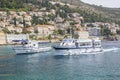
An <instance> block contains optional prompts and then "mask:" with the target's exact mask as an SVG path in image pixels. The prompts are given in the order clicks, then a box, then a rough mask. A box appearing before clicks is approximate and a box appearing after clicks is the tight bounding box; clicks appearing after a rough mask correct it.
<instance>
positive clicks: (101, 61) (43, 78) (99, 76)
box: [0, 42, 120, 80]
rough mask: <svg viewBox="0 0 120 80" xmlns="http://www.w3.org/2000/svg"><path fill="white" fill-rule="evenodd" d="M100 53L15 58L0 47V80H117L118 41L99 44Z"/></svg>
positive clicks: (8, 48)
mask: <svg viewBox="0 0 120 80" xmlns="http://www.w3.org/2000/svg"><path fill="white" fill-rule="evenodd" d="M103 48H104V52H102V53H99V54H84V55H83V54H81V55H74V56H56V55H55V53H57V52H56V51H55V50H51V51H49V52H43V53H37V54H28V55H15V53H14V51H12V48H11V46H0V80H120V42H103Z"/></svg>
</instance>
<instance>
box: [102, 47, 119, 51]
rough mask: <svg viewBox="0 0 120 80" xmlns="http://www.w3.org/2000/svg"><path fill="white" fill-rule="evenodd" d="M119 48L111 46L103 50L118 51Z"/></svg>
mask: <svg viewBox="0 0 120 80" xmlns="http://www.w3.org/2000/svg"><path fill="white" fill-rule="evenodd" d="M118 50H119V48H117V47H113V48H109V49H103V52H110V51H118Z"/></svg>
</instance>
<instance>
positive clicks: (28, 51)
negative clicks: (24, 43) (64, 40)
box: [13, 47, 52, 54]
mask: <svg viewBox="0 0 120 80" xmlns="http://www.w3.org/2000/svg"><path fill="white" fill-rule="evenodd" d="M50 49H52V48H51V47H41V48H24V47H19V48H16V47H14V48H13V50H14V51H15V53H16V54H33V53H39V52H44V51H49V50H50Z"/></svg>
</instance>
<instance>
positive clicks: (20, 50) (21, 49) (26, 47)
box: [13, 40, 51, 54]
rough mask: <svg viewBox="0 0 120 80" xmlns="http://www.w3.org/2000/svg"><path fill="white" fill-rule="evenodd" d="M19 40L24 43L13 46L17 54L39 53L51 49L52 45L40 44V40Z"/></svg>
mask: <svg viewBox="0 0 120 80" xmlns="http://www.w3.org/2000/svg"><path fill="white" fill-rule="evenodd" d="M19 42H21V44H22V45H15V46H14V47H13V50H14V51H15V53H16V54H26V53H38V52H42V51H48V50H50V49H51V47H46V46H39V42H37V41H29V40H19Z"/></svg>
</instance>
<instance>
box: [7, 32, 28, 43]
mask: <svg viewBox="0 0 120 80" xmlns="http://www.w3.org/2000/svg"><path fill="white" fill-rule="evenodd" d="M6 38H7V43H12V41H13V40H26V39H28V40H29V35H28V34H7V35H6Z"/></svg>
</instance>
